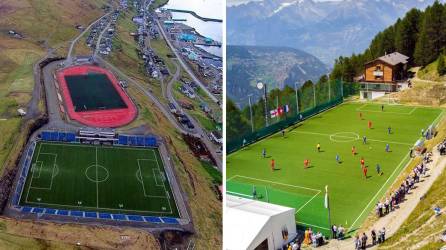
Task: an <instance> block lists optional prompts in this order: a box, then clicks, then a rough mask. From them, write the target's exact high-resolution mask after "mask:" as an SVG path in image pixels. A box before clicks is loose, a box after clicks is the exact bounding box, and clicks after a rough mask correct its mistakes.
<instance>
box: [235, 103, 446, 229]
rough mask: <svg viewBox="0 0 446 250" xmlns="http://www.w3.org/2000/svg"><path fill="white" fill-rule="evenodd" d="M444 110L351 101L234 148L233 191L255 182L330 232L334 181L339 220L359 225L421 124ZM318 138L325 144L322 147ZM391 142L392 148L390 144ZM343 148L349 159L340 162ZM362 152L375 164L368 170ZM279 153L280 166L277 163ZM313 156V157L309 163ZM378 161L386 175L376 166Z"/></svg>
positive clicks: (262, 194)
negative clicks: (326, 196)
mask: <svg viewBox="0 0 446 250" xmlns="http://www.w3.org/2000/svg"><path fill="white" fill-rule="evenodd" d="M359 113H362V115H363V118H362V119H360V118H359ZM442 114H443V111H442V110H441V109H435V108H425V107H409V106H402V105H385V106H384V111H381V105H379V104H371V103H367V104H362V103H344V104H342V105H339V106H337V107H335V108H333V109H330V110H328V111H326V112H324V113H321V114H319V115H317V116H314V117H312V118H310V119H308V120H306V121H304V122H301V123H298V124H296V125H294V126H293V127H290V128H288V129H287V130H286V132H285V137H282V133H277V134H274V135H272V136H270V137H268V138H265V139H263V140H261V141H259V142H256V143H254V144H252V145H249V146H247V147H245V148H243V149H241V150H239V151H237V152H235V153H232V154H230V155H228V156H227V165H226V172H227V192H228V193H230V194H234V195H239V196H244V197H250V196H252V189H253V186H255V187H256V191H257V195H258V196H259V199H260V200H263V201H269V202H272V203H276V204H279V205H285V206H289V207H294V208H296V211H297V212H296V222H297V224H298V225H300V226H303V227H313V230H321V231H324V232H328V231H327V229H328V228H329V221H328V212H327V209H326V208H325V206H324V194H325V186H326V185H327V186H328V190H329V200H330V211H331V224H336V225H340V224H342V225H343V226H344V227H346V228H347V229H351V230H354V229H356V228H357V227H359V226H360V225H361V223H362V221H363V220H364V219H365V217H366V216H367V215H368V214H369V212H370V211H371V209H373V208H374V205H375V204H376V202H377V201H378V200H380V199H381V198H382V196H383V195H384V193H385V192H386V191H387V189H388V188H389V186H390V185H391V183H392V182H393V181H394V180H395V178H396V177H397V176H398V174H399V173H400V172H401V171H402V170H403V168H404V167H405V165H406V164H407V162H409V160H410V157H409V151H410V148H412V146H413V145H414V144H415V142H416V141H417V140H418V139H420V138H421V130H422V129H424V130H426V128H428V127H429V125H431V124H432V123H433V122H435V121H438V119H439V117H441V115H442ZM369 121H371V122H372V128H371V129H369V128H368V122H369ZM389 126H390V127H391V130H392V132H391V134H389V133H388V127H389ZM363 136H366V137H367V144H363V141H362V138H363ZM318 143H319V144H320V145H321V152H318V151H317V149H316V145H317V144H318ZM386 144H389V145H390V152H385V146H386ZM352 146H355V147H356V150H357V154H356V155H353V154H352V152H351V149H352ZM263 149H265V150H266V155H267V157H266V158H263V157H262V150H263ZM336 154H339V156H340V158H341V162H342V163H337V162H336ZM361 157H364V160H365V165H366V166H367V168H368V174H367V175H368V177H367V178H365V177H364V175H363V171H362V168H361V165H360V159H361ZM272 159H274V160H275V162H276V169H277V170H275V171H272V170H271V167H270V161H271V160H272ZM305 159H309V160H310V162H311V164H310V167H309V168H307V169H304V160H305ZM376 164H380V166H381V169H382V170H383V174H382V175H378V174H377V173H376V170H375V169H376Z"/></svg>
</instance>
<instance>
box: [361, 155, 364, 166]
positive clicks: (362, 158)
mask: <svg viewBox="0 0 446 250" xmlns="http://www.w3.org/2000/svg"><path fill="white" fill-rule="evenodd" d="M361 167H362V168H365V161H364V157H361Z"/></svg>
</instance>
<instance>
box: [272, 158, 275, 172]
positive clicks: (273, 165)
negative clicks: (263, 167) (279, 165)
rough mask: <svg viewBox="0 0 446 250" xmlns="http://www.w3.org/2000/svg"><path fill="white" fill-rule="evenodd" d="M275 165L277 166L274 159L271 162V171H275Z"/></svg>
mask: <svg viewBox="0 0 446 250" xmlns="http://www.w3.org/2000/svg"><path fill="white" fill-rule="evenodd" d="M275 165H276V163H275V161H274V159H272V160H271V171H274V169H275Z"/></svg>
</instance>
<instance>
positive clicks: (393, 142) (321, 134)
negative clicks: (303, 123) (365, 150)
mask: <svg viewBox="0 0 446 250" xmlns="http://www.w3.org/2000/svg"><path fill="white" fill-rule="evenodd" d="M291 133H298V134H309V135H320V136H332V135H330V134H323V133H317V132H306V131H292V132H291ZM334 137H340V138H342V137H345V138H351V139H353V137H350V136H338V135H335V136H334ZM357 140H359V139H357ZM367 141H376V142H383V143H391V144H400V145H407V146H413V144H411V143H405V142H397V141H382V140H375V139H369V138H367Z"/></svg>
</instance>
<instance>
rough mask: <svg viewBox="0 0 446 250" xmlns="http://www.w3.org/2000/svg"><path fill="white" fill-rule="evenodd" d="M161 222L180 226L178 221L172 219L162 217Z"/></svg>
mask: <svg viewBox="0 0 446 250" xmlns="http://www.w3.org/2000/svg"><path fill="white" fill-rule="evenodd" d="M161 220H162V221H163V222H164V223H167V224H180V223H179V222H178V220H177V219H175V218H170V217H161Z"/></svg>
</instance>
